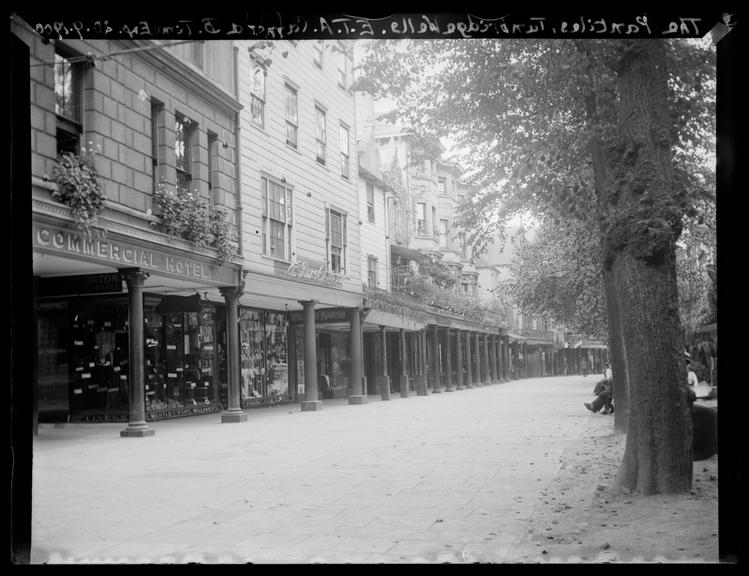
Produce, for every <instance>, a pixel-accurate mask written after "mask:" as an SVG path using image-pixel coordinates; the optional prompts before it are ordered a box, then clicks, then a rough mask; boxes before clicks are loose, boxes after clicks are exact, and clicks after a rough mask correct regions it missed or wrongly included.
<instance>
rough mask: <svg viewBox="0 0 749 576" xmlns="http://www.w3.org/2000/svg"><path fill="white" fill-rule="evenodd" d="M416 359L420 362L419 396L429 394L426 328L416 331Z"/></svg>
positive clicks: (417, 389)
mask: <svg viewBox="0 0 749 576" xmlns="http://www.w3.org/2000/svg"><path fill="white" fill-rule="evenodd" d="M415 335H416V350H417V355H416V359H417V362H418V364H419V386H418V388H416V395H417V396H426V395H427V357H426V346H425V344H424V330H419V331H418V332H416V334H415Z"/></svg>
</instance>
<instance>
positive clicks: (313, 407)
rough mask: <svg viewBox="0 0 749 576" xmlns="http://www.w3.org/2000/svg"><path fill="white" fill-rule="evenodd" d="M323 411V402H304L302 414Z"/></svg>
mask: <svg viewBox="0 0 749 576" xmlns="http://www.w3.org/2000/svg"><path fill="white" fill-rule="evenodd" d="M318 410H322V400H303V401H302V412H317V411H318Z"/></svg>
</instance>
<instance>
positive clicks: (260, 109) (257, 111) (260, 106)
mask: <svg viewBox="0 0 749 576" xmlns="http://www.w3.org/2000/svg"><path fill="white" fill-rule="evenodd" d="M251 94H252V101H251V103H250V120H251V121H252V123H253V124H255V125H256V126H259V127H260V128H265V68H263V67H262V66H261V65H260V64H255V67H254V69H253V70H252V90H251Z"/></svg>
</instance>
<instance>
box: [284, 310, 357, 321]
mask: <svg viewBox="0 0 749 576" xmlns="http://www.w3.org/2000/svg"><path fill="white" fill-rule="evenodd" d="M350 311H351V308H320V309H319V310H315V324H331V323H334V322H348V321H349V312H350ZM289 322H290V323H291V324H294V325H298V324H304V312H303V311H302V310H294V311H293V312H289Z"/></svg>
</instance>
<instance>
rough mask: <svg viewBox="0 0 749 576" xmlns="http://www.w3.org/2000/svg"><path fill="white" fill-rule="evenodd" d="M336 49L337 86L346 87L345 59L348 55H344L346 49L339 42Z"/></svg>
mask: <svg viewBox="0 0 749 576" xmlns="http://www.w3.org/2000/svg"><path fill="white" fill-rule="evenodd" d="M337 49H338V58H337V60H338V87H339V88H343V89H344V90H345V89H346V60H347V59H348V57H347V56H346V50H345V48H343V46H341V45H340V44H339V45H338V47H337Z"/></svg>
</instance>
